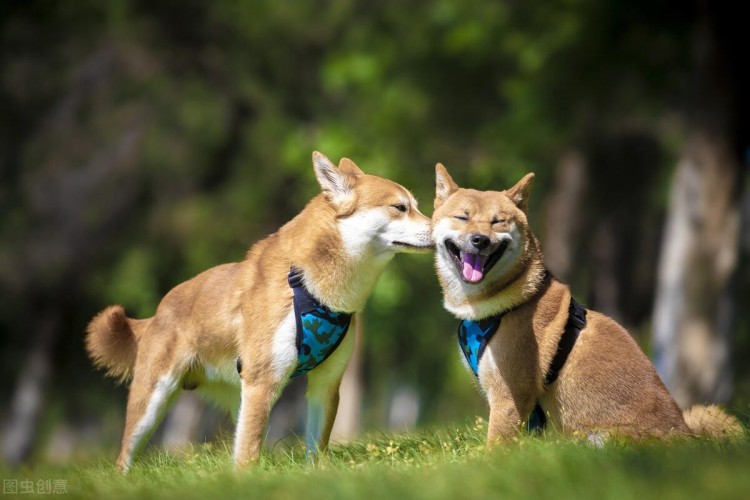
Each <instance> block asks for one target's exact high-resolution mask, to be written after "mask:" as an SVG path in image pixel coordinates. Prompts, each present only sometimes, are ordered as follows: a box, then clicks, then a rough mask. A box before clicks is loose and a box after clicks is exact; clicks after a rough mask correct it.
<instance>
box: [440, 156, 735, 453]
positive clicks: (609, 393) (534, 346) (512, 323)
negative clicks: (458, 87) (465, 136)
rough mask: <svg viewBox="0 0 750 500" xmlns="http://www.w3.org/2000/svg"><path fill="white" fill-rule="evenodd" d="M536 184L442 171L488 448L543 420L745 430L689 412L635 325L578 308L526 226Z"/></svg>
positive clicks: (451, 271) (447, 267)
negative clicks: (482, 181)
mask: <svg viewBox="0 0 750 500" xmlns="http://www.w3.org/2000/svg"><path fill="white" fill-rule="evenodd" d="M533 180H534V174H528V175H526V176H525V177H524V178H523V179H521V180H520V181H519V182H518V183H517V184H516V185H515V186H513V187H512V188H510V189H508V190H506V191H476V190H473V189H462V188H459V187H458V186H457V185H456V183H455V182H454V181H453V179H452V178H451V176H450V174H449V173H448V171H447V170H446V169H445V167H443V165H441V164H438V165H437V166H436V197H435V211H434V214H433V216H432V227H433V229H432V234H433V240H434V242H435V264H436V268H437V275H438V279H439V281H440V284H441V287H442V290H443V297H444V305H445V308H446V309H447V310H448V311H450V312H451V313H453V314H454V315H455V316H456V317H458V318H459V319H461V320H462V322H461V325H460V328H459V344H460V346H461V350H462V352H463V354H464V356H463V357H464V358H465V361H466V364H467V366H468V367H469V368H470V369H471V370H472V371H473V372H474V374H475V375H476V377H477V380H478V383H479V385H480V387H481V389H482V391H483V392H484V393H485V395H486V397H487V400H488V403H489V408H490V417H489V426H488V434H487V438H488V442H490V443H492V442H496V441H499V440H502V439H505V438H509V437H511V436H513V435H514V434H515V433H516V432H517V431H518V430H519V428H521V427H522V426H523V425H528V426H534V427H538V426H541V425H544V424H545V423H549V424H550V425H551V426H552V427H553V428H555V429H557V430H559V431H562V432H563V433H567V434H576V433H581V434H583V435H589V436H593V437H594V438H596V439H599V438H601V437H602V436H607V435H611V434H621V435H628V436H655V437H665V436H669V435H678V434H683V435H685V434H693V433H701V434H708V435H711V436H715V437H721V436H738V435H740V434H742V433H743V430H742V427H741V426H740V424H739V422H738V421H737V420H736V419H735V418H734V417H731V416H730V415H728V414H726V413H724V412H723V411H722V410H721V409H719V408H717V407H715V406H710V407H704V406H697V407H694V408H692V409H691V410H689V411H687V412H685V413H684V414H683V412H682V411H681V410H680V409H679V408H678V406H677V403H676V402H675V401H674V399H673V398H672V396H671V395H670V394H669V392H668V391H667V389H666V387H665V386H664V384H663V383H662V381H661V380H660V378H659V376H658V375H657V373H656V370H655V369H654V367H653V366H652V365H651V363H650V362H649V360H648V359H647V358H646V356H645V355H644V354H643V352H642V351H641V349H640V348H639V346H638V345H637V344H636V342H635V341H634V340H633V339H632V337H631V336H630V335H629V334H628V333H627V332H626V331H625V329H623V328H622V327H621V326H620V325H618V324H617V323H616V322H615V321H614V320H612V319H611V318H609V317H607V316H605V315H603V314H600V313H597V312H595V311H591V310H587V309H586V308H584V307H582V306H580V305H579V304H578V303H577V302H575V301H574V300H573V299H572V297H571V292H570V289H569V288H568V287H567V286H566V285H564V284H563V283H560V282H559V281H557V280H556V279H555V278H554V277H552V276H551V275H550V274H549V273H548V272H547V270H546V269H545V266H544V261H543V256H542V251H541V248H540V244H539V241H538V240H537V239H536V237H535V236H534V234H533V233H532V232H531V229H530V227H529V223H528V220H527V218H526V209H527V203H528V199H529V193H530V192H531V186H532V182H533Z"/></svg>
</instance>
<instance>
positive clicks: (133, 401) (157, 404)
mask: <svg viewBox="0 0 750 500" xmlns="http://www.w3.org/2000/svg"><path fill="white" fill-rule="evenodd" d="M140 354H141V353H140V352H139V355H140ZM170 354H171V353H170ZM182 375H183V374H182V373H181V372H180V370H178V369H177V367H176V366H174V364H171V363H167V364H166V368H165V365H164V364H161V365H160V364H158V363H156V362H155V359H154V356H153V353H148V352H144V353H143V356H139V357H138V358H137V359H136V363H135V371H134V376H133V381H132V382H131V384H130V392H129V394H128V406H127V413H126V415H125V431H124V433H123V436H122V445H121V448H120V454H119V456H118V457H117V461H116V465H117V467H119V468H120V470H122V471H123V472H127V471H128V469H129V468H130V465H131V462H132V460H133V457H134V456H135V455H136V454H137V453H138V452H139V451H140V449H141V448H142V447H143V445H144V444H145V443H146V441H147V439H148V437H149V436H150V435H151V434H152V433H153V431H154V429H156V427H157V426H158V425H159V423H160V422H161V420H162V419H163V418H164V415H165V413H166V412H167V410H168V409H169V407H170V405H171V404H172V403H173V402H174V400H175V398H176V396H177V394H178V393H179V390H180V384H181V377H182Z"/></svg>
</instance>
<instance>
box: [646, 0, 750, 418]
mask: <svg viewBox="0 0 750 500" xmlns="http://www.w3.org/2000/svg"><path fill="white" fill-rule="evenodd" d="M700 7H702V11H701V12H699V20H698V23H699V25H698V29H697V31H696V35H695V42H696V43H695V49H696V52H695V55H696V59H695V63H696V64H695V65H696V78H695V80H696V81H695V83H696V96H695V103H694V109H693V115H692V117H691V121H690V123H689V126H690V133H689V136H688V139H687V142H686V144H685V146H684V148H683V152H682V158H681V160H680V162H679V164H678V167H677V171H676V173H675V176H674V179H673V181H672V192H671V201H670V205H669V212H668V215H667V222H666V228H665V235H664V240H663V245H662V252H661V262H660V265H659V276H658V284H657V296H656V304H655V310H654V354H655V361H656V366H657V369H658V371H659V374H660V375H661V376H662V378H663V379H664V381H665V383H666V384H667V387H669V389H670V391H671V392H672V394H673V395H674V396H675V398H676V400H677V402H678V403H679V404H680V405H681V406H683V407H687V406H690V405H692V404H694V403H697V402H726V401H727V400H728V399H729V397H730V395H731V390H732V381H731V370H730V357H729V353H730V340H731V330H732V327H733V323H734V321H733V320H734V301H733V295H734V294H733V293H732V292H733V290H732V286H731V285H732V282H733V277H734V274H735V272H736V270H737V255H738V247H739V221H740V212H739V204H740V195H741V186H742V169H741V162H740V157H739V154H738V152H739V151H740V150H741V147H738V146H741V145H740V144H737V138H739V137H741V134H740V133H739V132H738V124H739V118H738V114H739V113H738V110H737V106H736V103H737V99H738V98H737V96H738V94H737V91H738V90H740V89H737V88H736V87H735V85H736V81H735V79H734V75H733V73H732V67H733V65H737V63H738V61H733V60H731V59H728V58H729V57H731V56H730V54H731V53H733V50H730V49H731V48H730V47H725V46H723V45H722V43H721V41H722V39H723V40H724V41H726V40H728V39H729V40H731V37H729V38H727V37H726V32H725V30H723V29H722V28H721V23H722V22H727V21H729V22H731V19H730V18H728V17H726V14H727V13H726V12H724V13H719V12H715V11H711V9H715V7H714V5H713V4H701V5H700ZM699 10H700V9H699ZM722 15H723V16H724V17H721V16H722ZM719 35H721V36H722V37H723V38H720V37H719Z"/></svg>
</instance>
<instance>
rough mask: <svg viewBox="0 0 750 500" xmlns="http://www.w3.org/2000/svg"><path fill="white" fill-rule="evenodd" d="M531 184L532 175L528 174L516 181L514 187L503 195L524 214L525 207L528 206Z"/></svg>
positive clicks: (532, 180) (531, 173) (532, 182)
mask: <svg viewBox="0 0 750 500" xmlns="http://www.w3.org/2000/svg"><path fill="white" fill-rule="evenodd" d="M533 184H534V173H533V172H530V173H528V174H526V175H524V176H523V179H521V180H520V181H518V182H517V183H516V185H515V186H513V187H512V188H510V189H508V190H507V191H505V194H506V195H507V196H508V198H510V200H511V201H512V202H513V203H515V204H516V206H517V207H518V208H519V209H521V210H522V211H524V212H525V211H526V207H527V206H528V201H529V194H531V186H532V185H533Z"/></svg>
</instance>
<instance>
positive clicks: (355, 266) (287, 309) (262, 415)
mask: <svg viewBox="0 0 750 500" xmlns="http://www.w3.org/2000/svg"><path fill="white" fill-rule="evenodd" d="M313 166H314V171H315V176H316V178H317V180H318V183H319V184H320V187H321V189H322V192H321V193H320V194H319V195H318V196H316V197H315V198H313V199H312V201H310V202H309V203H308V205H307V206H306V207H305V208H304V210H302V212H301V213H300V214H298V215H297V216H296V217H295V218H294V219H292V220H291V221H290V222H288V223H287V224H286V225H284V226H283V227H282V228H281V229H279V230H278V232H276V233H274V234H272V235H270V236H268V237H267V238H265V239H264V240H262V241H260V242H258V243H256V244H255V245H254V246H253V247H252V248H250V250H249V251H248V252H247V256H246V258H245V259H244V260H243V261H242V262H238V263H231V264H224V265H220V266H217V267H214V268H211V269H209V270H208V271H205V272H203V273H202V274H199V275H198V276H196V277H194V278H192V279H190V280H188V281H186V282H184V283H182V284H180V285H178V286H176V287H175V288H174V289H172V291H170V292H169V293H168V294H167V295H166V296H165V297H164V298H163V299H162V301H161V303H160V304H159V306H158V308H157V311H156V314H155V315H154V316H153V317H151V318H148V319H131V318H128V317H126V316H125V313H124V311H123V308H122V307H121V306H110V307H108V308H106V309H104V310H103V311H102V312H101V313H99V314H98V315H97V316H96V317H95V318H94V319H93V320H92V321H91V323H90V324H89V326H88V330H87V332H88V333H87V337H86V346H87V349H88V352H89V355H90V356H91V358H92V360H93V362H94V364H95V365H97V366H99V367H105V368H106V369H107V370H108V372H109V374H110V375H112V376H114V377H118V378H120V379H122V380H131V382H130V392H129V396H128V403H127V413H126V421H125V431H124V434H123V438H122V447H121V450H120V454H119V456H118V458H117V462H116V463H117V466H118V467H119V468H120V469H122V470H123V471H127V470H128V468H129V467H130V464H131V461H132V459H133V456H134V454H135V453H136V452H137V451H138V450H139V448H140V447H141V446H142V445H143V444H144V443H145V441H146V439H147V437H148V436H149V434H150V433H151V432H152V431H153V430H154V428H155V427H156V425H157V424H158V423H159V421H160V420H161V418H162V417H163V415H164V413H165V411H166V410H167V408H168V407H169V404H170V402H171V401H172V400H173V399H174V398H175V396H176V395H177V394H178V392H179V391H180V390H181V389H196V390H197V391H198V392H199V393H200V394H202V395H205V396H207V397H208V398H209V399H212V400H213V401H214V402H216V403H218V404H219V405H220V406H222V407H223V408H225V409H227V410H229V411H231V412H232V413H233V414H234V416H235V418H236V421H237V429H236V435H235V444H234V459H235V463H236V464H237V465H239V466H242V465H245V464H249V463H252V462H254V461H256V460H257V458H258V456H259V454H260V451H261V447H262V441H263V436H264V431H265V428H266V425H267V422H268V415H269V412H270V410H271V407H272V405H273V404H274V402H275V401H276V398H277V397H278V395H279V393H280V392H281V390H282V388H283V387H284V385H285V384H286V382H287V381H288V379H289V378H290V377H291V376H293V375H300V374H303V373H307V376H308V388H307V395H306V396H307V401H308V416H307V431H306V444H307V449H308V453H309V454H311V455H314V454H315V453H316V452H317V451H319V450H322V449H324V448H325V447H326V446H327V443H328V438H329V436H330V432H331V427H332V426H333V420H334V417H335V414H336V408H337V406H338V397H339V396H338V388H339V383H340V381H341V377H342V376H343V373H344V369H345V368H346V365H347V363H348V361H349V357H350V355H351V353H352V347H353V342H354V336H353V335H349V336H345V334H346V330H347V328H348V326H349V320H350V319H351V315H352V314H353V313H355V312H357V311H360V310H361V309H362V307H363V306H364V304H365V301H366V300H367V297H368V296H369V294H370V292H371V290H372V288H373V286H374V285H375V282H376V281H377V279H378V277H379V276H380V274H381V272H382V271H383V270H384V268H385V266H386V264H387V263H388V262H389V261H390V260H391V259H392V258H393V256H394V255H395V254H396V253H399V252H427V251H430V250H431V249H432V241H431V237H430V219H429V218H428V217H426V216H424V215H423V214H422V213H420V212H419V210H418V209H417V202H416V200H415V199H414V197H413V196H412V195H411V194H410V193H409V191H407V190H406V189H405V188H404V187H402V186H401V185H399V184H396V183H395V182H392V181H390V180H387V179H383V178H380V177H376V176H372V175H367V174H365V173H363V172H362V171H361V170H360V169H359V168H358V167H357V166H356V165H355V164H354V163H353V162H352V161H351V160H349V159H346V158H344V159H342V160H341V161H340V163H339V165H338V167H337V166H336V165H334V164H333V163H331V162H330V161H329V160H328V158H326V157H325V156H324V155H322V154H320V153H318V152H315V153H313Z"/></svg>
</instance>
